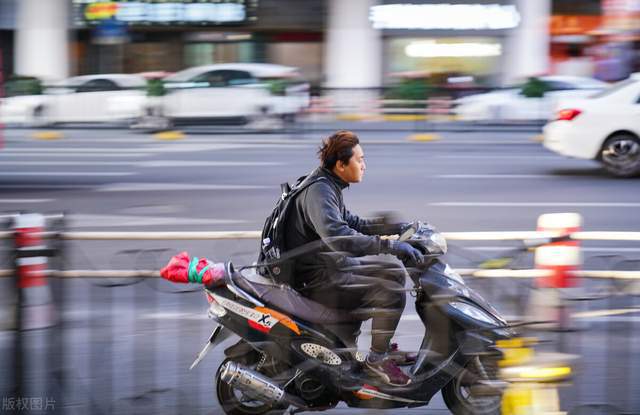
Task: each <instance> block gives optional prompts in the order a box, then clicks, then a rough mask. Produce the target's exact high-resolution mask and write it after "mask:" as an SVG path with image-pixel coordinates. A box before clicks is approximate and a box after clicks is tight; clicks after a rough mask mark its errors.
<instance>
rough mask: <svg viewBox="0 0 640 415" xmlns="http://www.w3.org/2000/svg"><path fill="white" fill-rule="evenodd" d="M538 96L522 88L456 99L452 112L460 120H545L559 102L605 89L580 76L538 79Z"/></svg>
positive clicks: (599, 82) (604, 86)
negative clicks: (540, 87)
mask: <svg viewBox="0 0 640 415" xmlns="http://www.w3.org/2000/svg"><path fill="white" fill-rule="evenodd" d="M538 79H539V80H540V81H541V82H542V83H543V84H544V85H545V90H546V92H544V94H543V96H542V97H539V98H535V97H530V96H527V94H526V93H527V90H526V89H525V86H526V84H525V85H520V86H515V87H511V88H506V89H502V90H498V91H493V92H488V93H484V94H478V95H470V96H467V97H464V98H460V99H458V100H456V102H455V109H454V113H455V114H456V115H457V117H458V118H459V119H460V120H464V121H524V120H532V121H535V120H545V121H546V120H548V119H549V118H551V117H552V116H553V109H554V107H555V105H556V103H557V101H558V100H559V99H565V98H580V97H586V96H589V95H592V94H594V93H597V92H599V91H601V90H603V89H605V88H607V87H608V86H609V84H607V83H606V82H602V81H599V80H597V79H593V78H587V77H580V76H560V75H557V76H542V77H540V78H538Z"/></svg>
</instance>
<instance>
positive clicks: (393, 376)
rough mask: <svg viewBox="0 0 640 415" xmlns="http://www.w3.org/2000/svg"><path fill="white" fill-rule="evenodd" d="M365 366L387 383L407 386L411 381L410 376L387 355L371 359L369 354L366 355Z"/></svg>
mask: <svg viewBox="0 0 640 415" xmlns="http://www.w3.org/2000/svg"><path fill="white" fill-rule="evenodd" d="M365 366H366V367H367V369H369V371H371V372H372V373H373V374H375V375H376V376H378V377H379V378H381V379H382V381H383V382H384V383H386V384H388V385H391V386H407V385H408V384H410V383H411V378H410V377H409V376H407V375H406V374H405V373H404V372H403V371H402V369H400V368H399V367H398V365H396V362H394V361H393V359H391V358H390V357H389V356H387V355H383V356H382V357H380V358H378V359H372V358H371V356H367V360H366V361H365Z"/></svg>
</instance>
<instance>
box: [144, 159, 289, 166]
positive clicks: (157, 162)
mask: <svg viewBox="0 0 640 415" xmlns="http://www.w3.org/2000/svg"><path fill="white" fill-rule="evenodd" d="M282 165H284V163H276V162H271V161H191V160H151V161H144V162H141V163H140V166H142V167H241V166H246V167H250V166H282Z"/></svg>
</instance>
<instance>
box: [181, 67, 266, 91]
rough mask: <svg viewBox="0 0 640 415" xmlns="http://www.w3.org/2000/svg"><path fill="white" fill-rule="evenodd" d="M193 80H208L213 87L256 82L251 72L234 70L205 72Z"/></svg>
mask: <svg viewBox="0 0 640 415" xmlns="http://www.w3.org/2000/svg"><path fill="white" fill-rule="evenodd" d="M191 81H192V82H207V83H208V84H209V86H211V87H225V86H234V85H246V84H251V83H255V82H256V80H255V79H254V78H253V77H252V76H251V74H250V73H249V72H245V71H234V70H218V71H211V72H205V73H203V74H201V75H198V76H196V77H194V78H193V79H192V80H191Z"/></svg>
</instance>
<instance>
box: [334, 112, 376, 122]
mask: <svg viewBox="0 0 640 415" xmlns="http://www.w3.org/2000/svg"><path fill="white" fill-rule="evenodd" d="M370 118H371V115H368V114H355V113H353V114H350V113H345V114H338V115H336V120H338V121H364V120H368V119H370Z"/></svg>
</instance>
